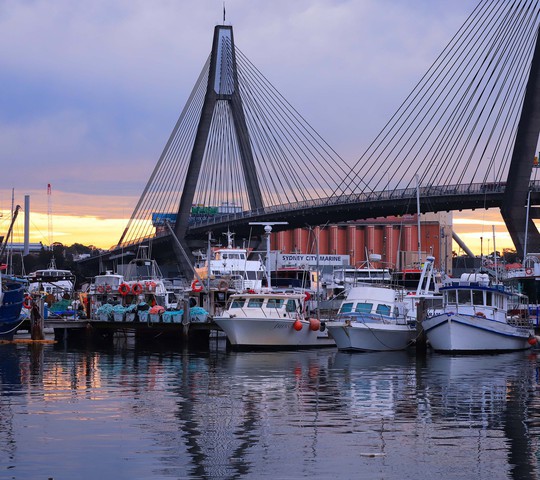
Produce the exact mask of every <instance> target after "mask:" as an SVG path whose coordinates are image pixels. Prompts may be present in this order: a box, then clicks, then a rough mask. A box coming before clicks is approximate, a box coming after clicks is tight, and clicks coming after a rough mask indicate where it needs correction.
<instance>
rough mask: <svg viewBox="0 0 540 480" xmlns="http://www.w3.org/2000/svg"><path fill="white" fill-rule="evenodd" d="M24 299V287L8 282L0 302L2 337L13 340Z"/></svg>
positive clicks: (0, 333)
mask: <svg viewBox="0 0 540 480" xmlns="http://www.w3.org/2000/svg"><path fill="white" fill-rule="evenodd" d="M23 300H24V288H23V286H22V285H18V284H8V285H7V286H6V288H5V290H4V292H3V298H2V303H1V304H0V339H2V340H11V339H13V335H14V334H15V329H16V327H17V325H18V324H19V323H20V321H21V320H20V318H21V310H22V306H23Z"/></svg>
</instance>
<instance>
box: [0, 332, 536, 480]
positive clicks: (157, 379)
mask: <svg viewBox="0 0 540 480" xmlns="http://www.w3.org/2000/svg"><path fill="white" fill-rule="evenodd" d="M538 374H539V370H538V360H537V355H536V354H535V353H531V352H528V353H516V354H504V355H494V356H467V357H451V356H444V355H437V354H429V355H428V356H427V357H425V358H421V357H419V358H416V357H415V356H414V354H409V353H406V352H396V353H355V354H347V353H341V352H337V351H336V350H335V349H332V348H330V349H324V350H311V351H309V350H307V351H297V352H229V351H227V350H226V349H225V348H224V345H222V344H217V343H216V344H212V346H211V349H210V351H209V352H203V353H201V352H193V351H188V350H186V351H157V350H155V351H152V350H145V351H143V350H138V349H135V348H133V347H124V348H120V347H116V348H111V349H110V350H103V351H95V350H93V351H89V350H85V349H71V348H66V347H63V346H59V345H55V346H38V347H29V346H25V345H0V375H1V380H2V383H1V385H2V386H1V391H0V458H1V470H0V478H17V479H48V478H54V479H55V480H59V479H73V478H82V479H86V478H88V479H95V478H100V479H108V478H114V479H128V478H129V479H139V478H149V479H150V478H151V479H170V478H200V479H235V478H250V479H251V478H279V479H287V478H305V477H314V478H339V479H347V478H351V479H352V478H354V479H362V478H366V479H379V478H380V479H409V478H410V479H421V478H441V479H447V478H453V479H470V478H477V479H489V480H493V479H505V478H515V479H517V478H537V475H538V467H537V461H538V451H537V446H538V436H539V434H540V430H539V427H540V409H539V407H540V401H539V400H538V391H539V390H538V388H539V378H538Z"/></svg>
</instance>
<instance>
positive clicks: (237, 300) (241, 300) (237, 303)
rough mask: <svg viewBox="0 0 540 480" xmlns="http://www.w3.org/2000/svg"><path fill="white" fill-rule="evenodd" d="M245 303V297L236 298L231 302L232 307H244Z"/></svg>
mask: <svg viewBox="0 0 540 480" xmlns="http://www.w3.org/2000/svg"><path fill="white" fill-rule="evenodd" d="M245 303H246V299H245V298H235V299H234V300H233V301H232V303H231V308H243V307H244V304H245Z"/></svg>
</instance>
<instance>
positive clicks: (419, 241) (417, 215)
mask: <svg viewBox="0 0 540 480" xmlns="http://www.w3.org/2000/svg"><path fill="white" fill-rule="evenodd" d="M415 177H416V223H417V229H418V265H421V264H422V260H421V258H422V257H421V255H422V239H421V235H420V177H419V176H418V174H416V175H415Z"/></svg>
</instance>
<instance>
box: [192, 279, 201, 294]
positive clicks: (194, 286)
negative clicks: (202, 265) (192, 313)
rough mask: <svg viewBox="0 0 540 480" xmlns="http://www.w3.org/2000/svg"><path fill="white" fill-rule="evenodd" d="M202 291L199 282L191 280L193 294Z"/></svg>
mask: <svg viewBox="0 0 540 480" xmlns="http://www.w3.org/2000/svg"><path fill="white" fill-rule="evenodd" d="M202 289H203V286H202V284H201V282H199V280H193V282H191V290H192V291H193V292H202Z"/></svg>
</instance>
